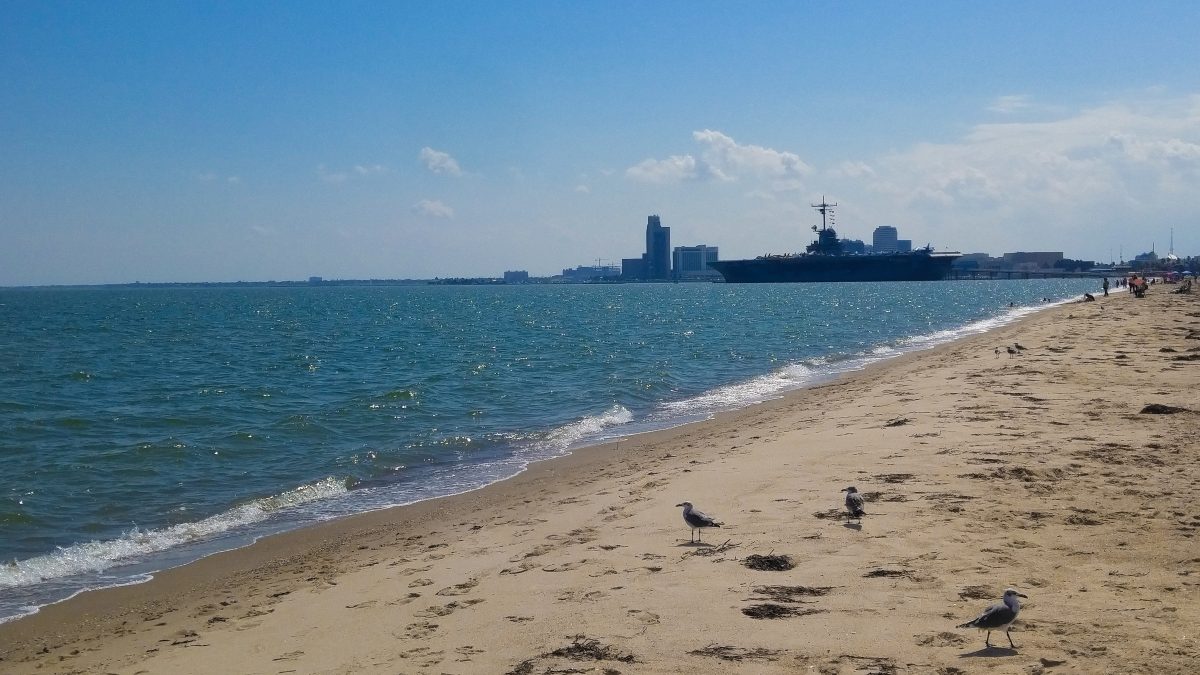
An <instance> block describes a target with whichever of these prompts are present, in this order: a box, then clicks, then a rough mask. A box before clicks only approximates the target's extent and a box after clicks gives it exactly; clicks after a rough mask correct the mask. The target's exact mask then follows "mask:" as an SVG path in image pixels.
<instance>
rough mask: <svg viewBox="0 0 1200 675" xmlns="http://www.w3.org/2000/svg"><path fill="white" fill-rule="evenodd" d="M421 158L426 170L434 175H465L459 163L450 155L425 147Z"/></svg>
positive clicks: (422, 149)
mask: <svg viewBox="0 0 1200 675" xmlns="http://www.w3.org/2000/svg"><path fill="white" fill-rule="evenodd" d="M419 157H420V159H421V163H422V164H424V165H425V168H426V169H429V170H430V171H432V172H434V173H445V174H449V175H451V176H461V175H462V173H463V172H462V169H461V168H459V166H458V162H456V161H455V160H454V158H453V157H451V156H450V154H449V153H445V152H441V151H440V150H434V149H433V148H430V147H424V148H421V153H420V155H419Z"/></svg>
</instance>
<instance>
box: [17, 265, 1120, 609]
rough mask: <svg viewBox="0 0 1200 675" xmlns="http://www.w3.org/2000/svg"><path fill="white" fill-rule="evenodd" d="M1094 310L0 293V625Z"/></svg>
mask: <svg viewBox="0 0 1200 675" xmlns="http://www.w3.org/2000/svg"><path fill="white" fill-rule="evenodd" d="M1097 285H1098V284H1097V282H1096V280H1087V279H1085V280H1027V281H972V282H932V283H896V284H784V285H732V284H729V285H727V284H648V285H594V286H580V285H571V286H516V287H509V286H505V287H490V286H489V287H482V286H480V287H442V286H401V287H361V288H350V287H303V288H249V289H239V288H195V289H190V288H173V289H154V288H144V289H143V288H90V289H10V290H0V354H3V359H0V429H2V430H3V433H2V434H0V458H2V459H3V462H4V471H2V472H0V561H4V562H5V563H7V564H2V565H0V620H2V619H4V618H11V617H13V616H17V615H20V614H22V613H27V612H29V611H32V610H33V609H35V608H36V607H38V606H41V605H44V604H45V603H47V602H51V601H54V600H58V599H61V598H63V597H67V596H69V595H71V594H73V593H75V592H78V591H79V590H82V589H86V588H94V587H99V586H105V585H114V584H121V583H131V582H134V581H137V580H140V579H144V578H146V575H147V574H149V573H152V572H153V571H155V570H158V569H163V568H165V567H169V566H173V565H177V564H181V563H183V562H187V561H189V560H194V559H195V558H197V557H200V556H202V555H205V554H208V553H212V552H214V551H217V550H223V549H229V548H234V547H237V546H242V545H245V544H247V543H249V542H251V541H253V540H254V539H255V538H257V537H259V536H262V535H264V534H267V533H271V532H278V531H281V530H285V529H290V528H295V527H299V526H302V525H304V524H307V523H312V522H315V521H317V520H322V519H327V518H331V517H337V516H341V515H346V514H350V513H356V512H361V511H365V510H371V509H378V508H382V507H385V506H389V505H395V504H404V503H411V502H413V501H418V500H422V499H429V498H433V497H437V496H441V495H447V494H454V493H458V492H462V491H465V490H469V489H473V488H476V487H479V486H482V485H485V484H487V483H490V482H494V481H496V480H500V479H502V478H505V477H508V476H511V475H513V474H515V473H517V472H519V471H520V470H521V469H522V468H523V467H524V466H526V465H527V463H528V462H529V461H531V460H535V459H540V458H546V457H553V456H557V455H561V454H563V453H565V452H568V451H569V450H570V449H572V448H575V447H579V446H581V445H586V444H594V443H597V442H601V441H604V440H608V439H612V438H617V437H620V436H623V435H628V434H631V433H637V432H640V431H647V430H651V429H659V428H664V427H668V426H673V425H677V424H680V423H683V422H688V421H694V420H698V419H703V418H705V417H707V416H709V415H711V414H712V413H714V412H717V411H721V410H730V409H736V408H739V407H744V406H746V405H750V404H752V403H755V402H758V401H762V400H765V399H768V398H772V397H776V396H778V395H779V394H780V393H781V392H783V391H786V390H788V389H794V388H797V387H802V386H804V385H805V384H808V383H811V382H814V381H817V380H819V379H822V378H827V377H830V376H833V375H836V374H837V373H839V372H845V371H847V370H853V369H857V368H861V367H863V366H864V365H866V364H868V363H871V362H873V361H877V360H880V359H883V358H888V357H890V356H894V355H896V354H899V353H902V352H905V351H909V350H913V349H920V348H924V347H928V346H932V345H935V344H939V343H941V342H945V341H948V340H951V339H954V338H956V337H960V336H963V335H967V334H971V333H978V332H983V331H986V330H988V329H989V328H992V327H995V326H997V325H999V324H1001V323H1004V322H1007V321H1010V320H1012V319H1013V318H1016V317H1017V316H1020V315H1022V314H1026V313H1029V312H1031V311H1036V309H1038V308H1040V307H1043V306H1045V303H1044V302H1043V299H1044V298H1049V299H1051V300H1052V301H1063V300H1066V299H1071V298H1075V297H1078V296H1079V295H1081V294H1082V293H1083V292H1085V291H1094V290H1095V289H1096V286H1097ZM1010 303H1015V305H1016V307H1015V308H1014V307H1010V306H1009V305H1010Z"/></svg>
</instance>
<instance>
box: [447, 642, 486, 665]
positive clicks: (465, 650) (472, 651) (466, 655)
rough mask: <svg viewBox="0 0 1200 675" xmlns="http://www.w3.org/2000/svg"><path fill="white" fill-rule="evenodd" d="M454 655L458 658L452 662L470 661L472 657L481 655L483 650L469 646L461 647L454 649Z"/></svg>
mask: <svg viewBox="0 0 1200 675" xmlns="http://www.w3.org/2000/svg"><path fill="white" fill-rule="evenodd" d="M454 653H456V654H458V658H456V659H454V660H455V661H458V662H463V661H470V660H471V657H472V656H476V655H478V654H483V653H484V650H482V649H478V648H476V647H473V646H471V645H463V646H461V647H455V648H454Z"/></svg>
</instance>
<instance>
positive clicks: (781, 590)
mask: <svg viewBox="0 0 1200 675" xmlns="http://www.w3.org/2000/svg"><path fill="white" fill-rule="evenodd" d="M752 590H753V591H754V592H755V593H757V594H758V595H763V596H766V598H767V599H768V600H774V601H775V602H804V601H803V600H800V598H816V597H820V596H822V595H826V594H828V593H829V591H831V590H833V587H832V586H755V587H754V588H753V589H752Z"/></svg>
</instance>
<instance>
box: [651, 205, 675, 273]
mask: <svg viewBox="0 0 1200 675" xmlns="http://www.w3.org/2000/svg"><path fill="white" fill-rule="evenodd" d="M646 278H647V279H670V278H671V228H669V227H663V226H662V221H660V220H659V218H658V216H650V217H648V218H646Z"/></svg>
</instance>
